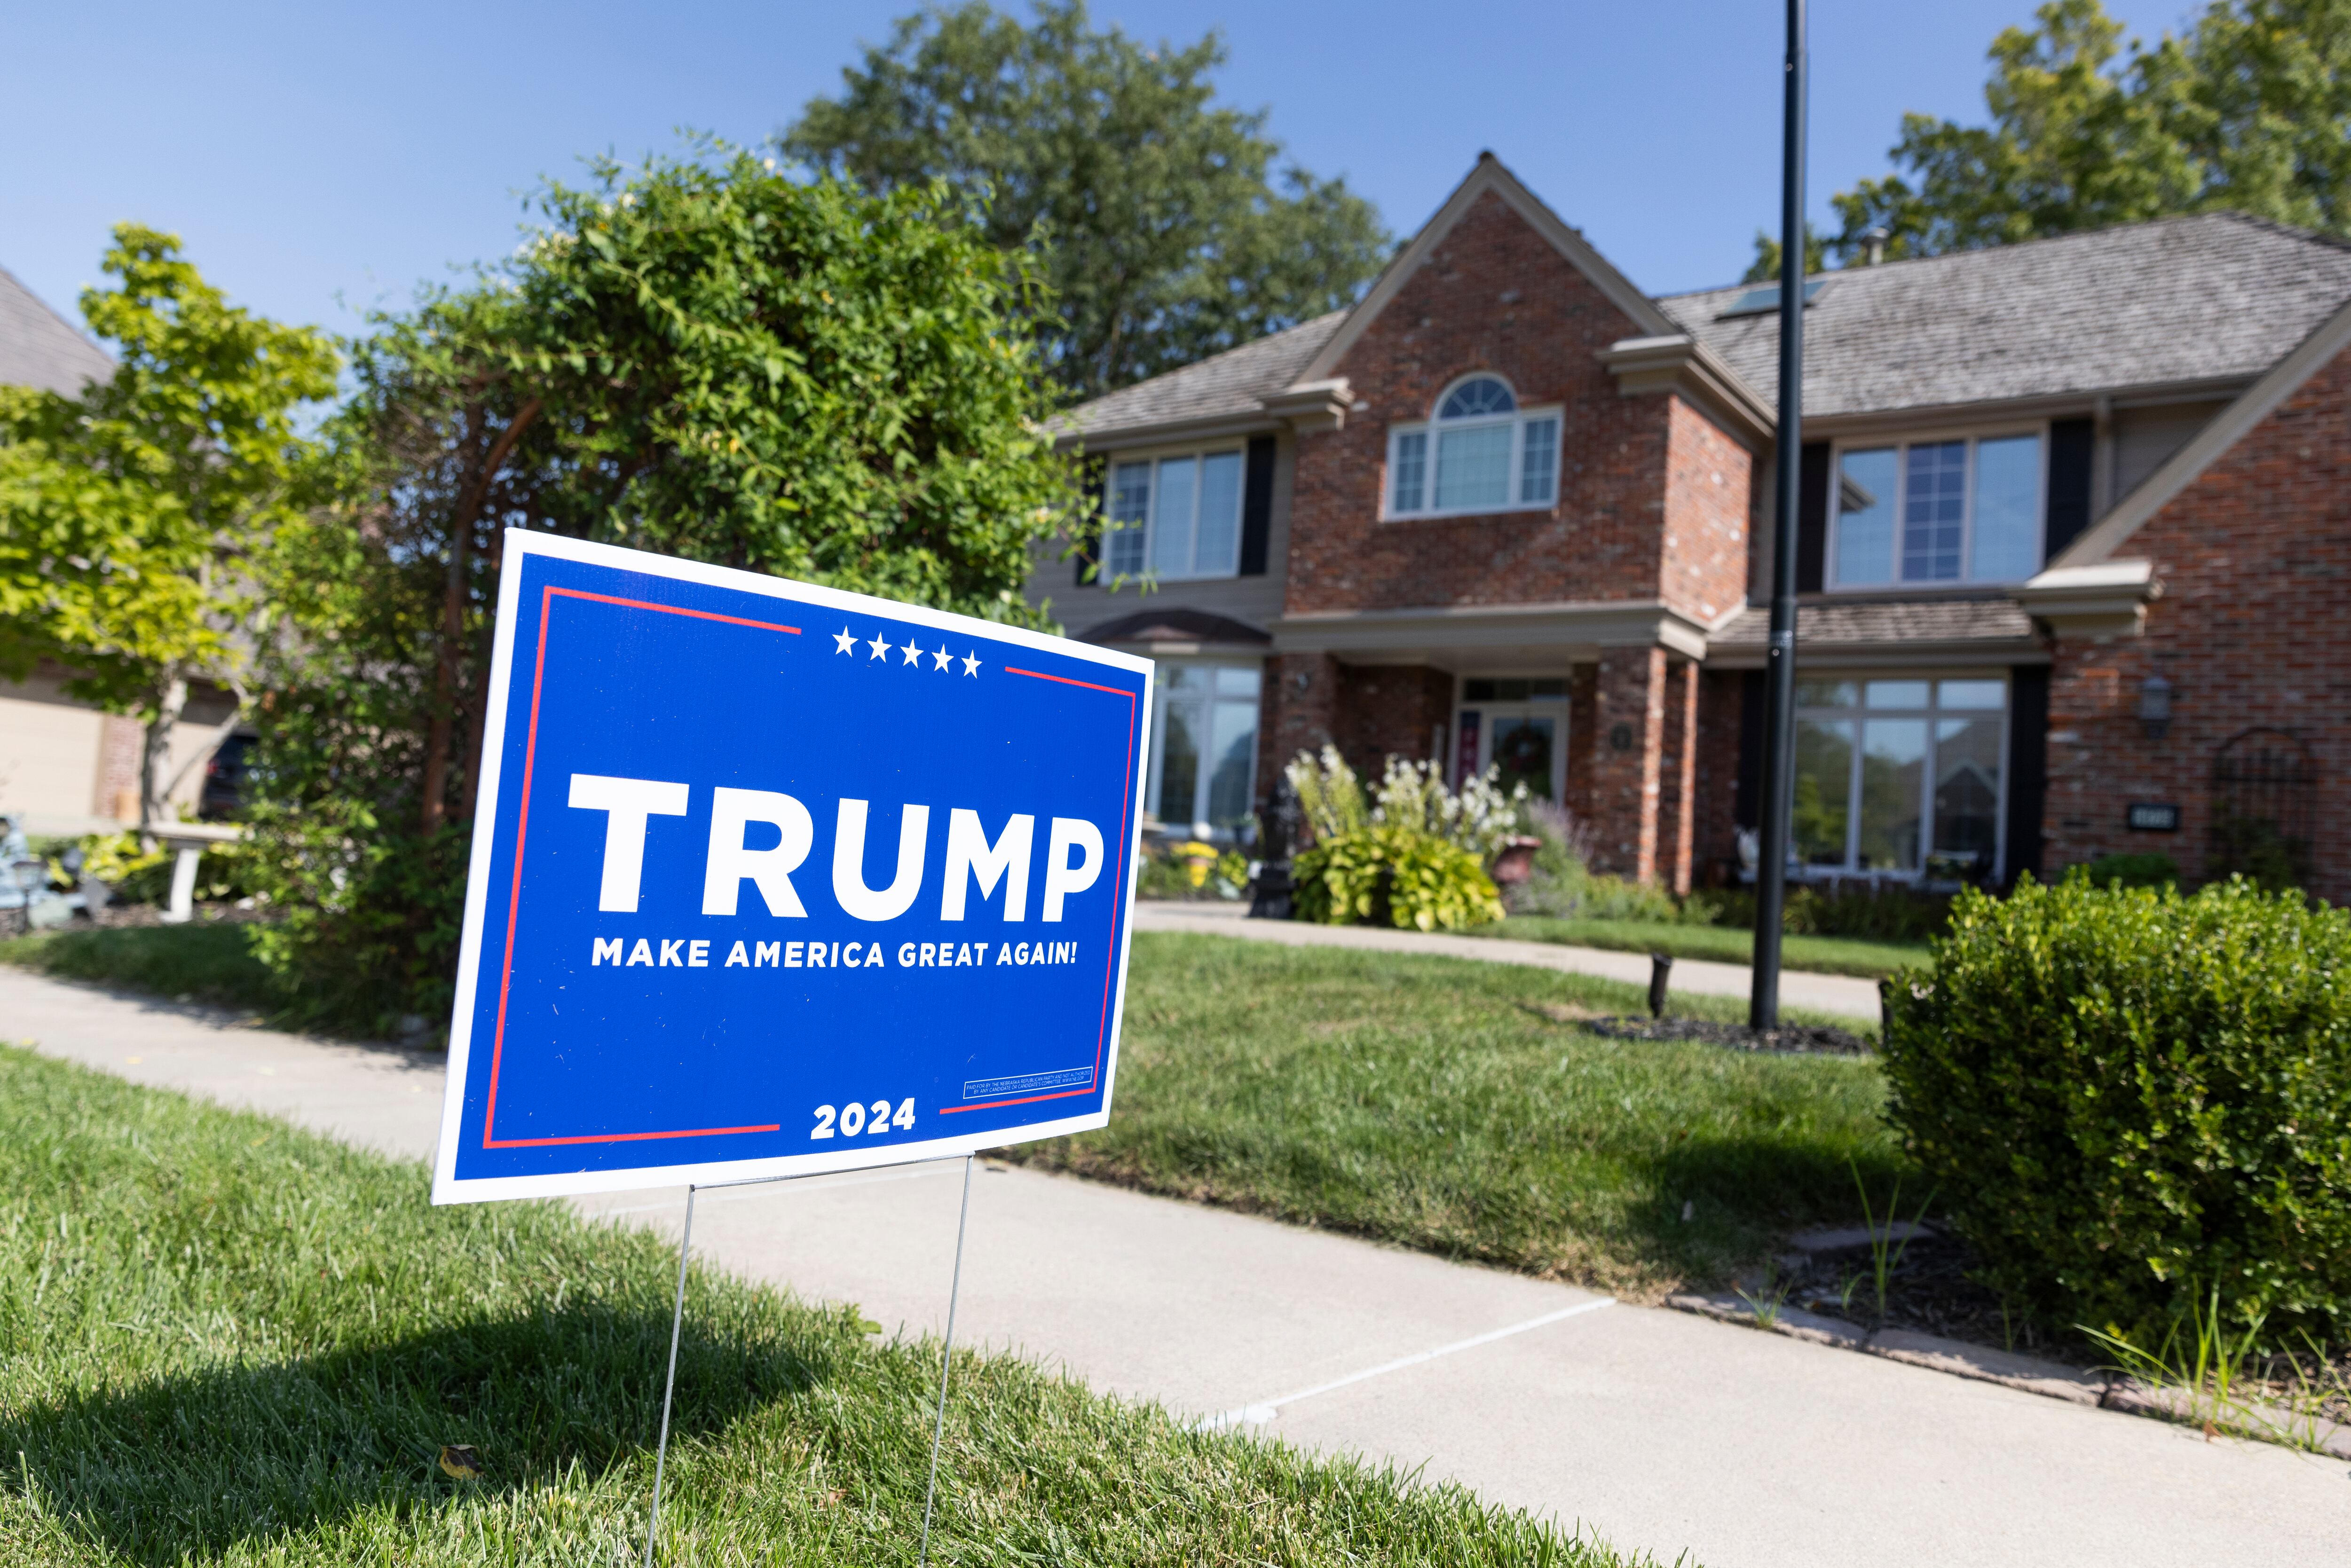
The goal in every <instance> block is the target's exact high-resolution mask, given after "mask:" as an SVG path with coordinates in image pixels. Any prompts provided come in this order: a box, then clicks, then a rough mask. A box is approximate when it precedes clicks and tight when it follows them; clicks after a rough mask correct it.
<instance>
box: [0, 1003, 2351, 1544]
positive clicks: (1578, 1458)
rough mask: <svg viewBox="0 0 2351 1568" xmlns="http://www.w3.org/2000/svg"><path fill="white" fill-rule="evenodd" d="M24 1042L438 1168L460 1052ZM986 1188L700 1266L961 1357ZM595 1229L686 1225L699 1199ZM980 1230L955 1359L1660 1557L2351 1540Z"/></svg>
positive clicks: (163, 1037) (1925, 1417)
mask: <svg viewBox="0 0 2351 1568" xmlns="http://www.w3.org/2000/svg"><path fill="white" fill-rule="evenodd" d="M0 1038H6V1039H12V1040H29V1041H31V1042H33V1043H34V1044H35V1045H36V1046H37V1048H38V1049H40V1050H42V1051H47V1052H48V1053H50V1054H52V1055H56V1056H60V1057H64V1058H68V1059H69V1060H73V1061H81V1062H84V1063H87V1064H89V1065H91V1066H94V1067H99V1068H102V1069H104V1070H106V1071H112V1072H117V1073H120V1074H121V1075H123V1076H125V1077H128V1078H131V1079H135V1080H137V1081H139V1082H146V1083H152V1084H159V1085H164V1086H169V1087H173V1088H181V1089H187V1090H192V1091H194V1092H199V1093H202V1094H204V1095H208V1096H210V1097H211V1098H213V1099H215V1100H217V1101H220V1102H221V1103H226V1104H232V1105H238V1106H246V1107H251V1108H254V1109H258V1110H262V1111H266V1112H270V1113H276V1114H278V1115H282V1116H285V1117H287V1118H288V1119H290V1120H293V1121H295V1122H298V1123H300V1124H304V1125H308V1126H311V1127H314V1128H318V1129H319V1130H322V1131H326V1132H329V1133H333V1134H337V1135H340V1136H342V1137H345V1138H349V1139H352V1140H354V1141H357V1142H360V1143H362V1144H366V1145H370V1146H372V1147H375V1148H379V1149H382V1150H385V1151H387V1152H390V1153H393V1154H398V1155H407V1156H411V1157H419V1158H421V1157H423V1156H425V1155H428V1154H429V1153H430V1151H431V1148H432V1144H433V1139H434V1128H435V1123H436V1118H437V1113H438V1108H439V1104H440V1101H439V1088H440V1064H439V1061H438V1060H437V1059H436V1058H433V1057H427V1056H422V1055H418V1054H415V1053H408V1052H400V1051H385V1050H374V1049H370V1048H365V1047H355V1046H340V1045H329V1044H322V1043H319V1042H317V1041H313V1040H302V1039H298V1038H295V1037H292V1036H287V1035H282V1034H275V1033H272V1032H269V1031H266V1030H256V1029H251V1028H246V1027H240V1026H238V1025H235V1023H233V1022H231V1021H228V1020H225V1019H222V1018H221V1017H219V1016H218V1015H214V1014H209V1013H206V1012H204V1011H201V1010H199V1009H190V1008H182V1007H174V1006H172V1005H171V1004H168V1003H162V1002H154V1001H142V1000H138V999H133V998H125V997H120V996H115V995H110V994H108V993H105V992H102V991H98V990H95V989H91V988H82V987H78V986H69V985H65V984H61V983H58V982H55V981H49V980H43V979H39V978H37V977H31V976H28V975H26V974H23V973H21V972H19V971H16V970H13V969H9V968H6V967H0ZM960 1176H961V1167H960V1166H958V1165H955V1164H946V1165H940V1166H915V1167H912V1168H909V1169H906V1170H900V1171H887V1172H875V1173H869V1174H865V1175H859V1176H839V1177H829V1178H823V1179H821V1180H818V1181H810V1182H802V1183H793V1184H789V1185H784V1186H774V1187H765V1188H738V1189H735V1190H731V1191H719V1192H714V1193H708V1194H705V1195H703V1196H702V1197H701V1198H700V1199H699V1201H698V1205H697V1208H696V1212H695V1252H696V1254H697V1255H698V1256H700V1257H701V1258H703V1259H705V1260H707V1261H709V1262H712V1263H714V1264H716V1265H718V1266H720V1267H724V1268H726V1269H730V1270H736V1271H738V1272H741V1273H744V1274H748V1275H752V1276H755V1277H758V1278H761V1279H766V1280H770V1281H776V1282H778V1283H780V1284H785V1285H789V1286H790V1287H792V1288H793V1289H796V1290H799V1291H804V1292H806V1293H809V1294H811V1295H815V1296H820V1297H828V1298H833V1299H843V1300H851V1301H857V1302H859V1303H861V1304H862V1306H863V1307H864V1309H865V1310H866V1312H868V1313H869V1314H870V1315H872V1316H873V1317H875V1318H877V1319H878V1320H880V1321H881V1322H883V1323H885V1324H888V1325H891V1326H892V1327H897V1326H900V1325H904V1326H905V1327H907V1328H909V1329H912V1330H914V1331H917V1332H922V1331H930V1332H935V1330H936V1328H937V1326H938V1324H939V1323H940V1322H941V1321H942V1319H943V1318H944V1315H945V1310H946V1286H947V1270H948V1265H949V1261H950V1256H951V1248H952V1246H953V1242H954V1237H955V1223H956V1200H957V1193H958V1178H959V1177H960ZM421 1196H422V1195H421V1190H420V1201H421ZM582 1207H583V1208H585V1209H588V1210H589V1211H590V1212H598V1213H602V1214H606V1215H610V1216H612V1217H613V1218H617V1219H620V1220H622V1221H623V1222H633V1223H643V1224H648V1225H653V1226H656V1227H659V1228H664V1229H665V1230H668V1231H670V1232H671V1233H672V1234H674V1229H675V1226H676V1224H677V1222H678V1220H679V1218H681V1217H682V1216H683V1214H684V1197H683V1195H682V1194H680V1193H678V1192H677V1191H675V1190H674V1189H672V1190H666V1191H651V1192H644V1193H638V1194H622V1195H617V1196H613V1197H607V1198H602V1199H599V1200H597V1201H596V1202H595V1203H593V1204H590V1205H582ZM971 1215H972V1218H971V1235H970V1239H969V1242H968V1244H967V1254H966V1260H965V1277H964V1297H963V1305H962V1310H961V1315H960V1317H959V1320H958V1334H959V1335H961V1334H967V1333H968V1334H970V1335H972V1336H973V1337H975V1338H977V1339H980V1340H983V1341H985V1342H987V1343H990V1344H993V1345H997V1346H999V1347H1012V1348H1017V1349H1019V1350H1022V1351H1025V1352H1027V1353H1028V1354H1032V1355H1035V1356H1037V1357H1039V1358H1040V1359H1042V1360H1044V1361H1046V1362H1048V1363H1050V1364H1059V1365H1061V1366H1063V1367H1065V1368H1067V1369H1068V1370H1069V1371H1071V1373H1073V1374H1075V1375H1080V1376H1082V1377H1084V1378H1085V1379H1086V1380H1087V1381H1089V1382H1090V1383H1092V1385H1094V1386H1096V1387H1098V1388H1102V1389H1107V1390H1112V1391H1115V1392H1118V1393H1121V1394H1125V1395H1129V1396H1139V1397H1146V1398H1155V1399H1158V1400H1161V1401H1164V1402H1165V1403H1166V1404H1167V1405H1169V1406H1172V1407H1174V1408H1175V1409H1176V1410H1178V1411H1181V1412H1184V1413H1186V1414H1187V1415H1199V1416H1217V1415H1220V1414H1226V1413H1238V1414H1239V1415H1240V1416H1241V1418H1242V1419H1244V1420H1249V1421H1251V1422H1253V1423H1255V1424H1259V1426H1260V1428H1261V1429H1263V1430H1267V1431H1270V1432H1273V1433H1276V1434H1278V1435H1280V1436H1281V1437H1285V1438H1287V1439H1289V1440H1290V1441H1293V1442H1298V1443H1301V1444H1307V1445H1311V1446H1329V1447H1333V1448H1348V1449H1353V1450H1357V1451H1361V1452H1364V1453H1367V1454H1370V1455H1373V1456H1375V1457H1379V1458H1393V1459H1395V1460H1397V1461H1399V1462H1401V1463H1403V1464H1405V1465H1407V1466H1411V1465H1418V1464H1421V1463H1423V1462H1426V1464H1427V1467H1428V1469H1427V1473H1428V1474H1430V1475H1433V1476H1445V1477H1452V1478H1456V1479H1460V1480H1462V1481H1464V1482H1467V1483H1468V1484H1469V1485H1470V1486H1472V1487H1475V1488H1476V1489H1477V1490H1478V1491H1479V1493H1480V1495H1482V1496H1483V1497H1485V1498H1487V1499H1488V1500H1491V1501H1495V1502H1505V1503H1511V1504H1515V1505H1519V1506H1522V1507H1526V1508H1531V1509H1534V1510H1537V1511H1542V1512H1545V1513H1550V1514H1553V1515H1556V1516H1557V1517H1559V1518H1560V1519H1562V1521H1579V1520H1580V1521H1583V1522H1584V1523H1585V1524H1586V1525H1588V1526H1589V1527H1590V1528H1592V1529H1593V1530H1595V1531H1598V1532H1600V1533H1601V1534H1603V1535H1604V1536H1606V1537H1607V1538H1608V1539H1610V1540H1611V1541H1613V1542H1616V1543H1617V1544H1618V1545H1620V1546H1622V1547H1625V1548H1626V1549H1630V1550H1647V1551H1652V1552H1657V1553H1658V1554H1660V1556H1661V1557H1662V1558H1663V1559H1664V1560H1665V1561H1667V1562H1670V1561H1672V1560H1673V1558H1674V1557H1675V1555H1676V1554H1677V1553H1678V1552H1682V1551H1683V1550H1685V1549H1687V1550H1688V1552H1689V1553H1690V1555H1691V1559H1692V1560H1693V1561H1695V1562H1698V1563H1708V1564H1712V1565H1714V1568H1783V1565H1784V1568H1821V1565H1823V1564H1841V1563H1854V1564H1890V1563H1901V1564H1939V1563H1949V1564H1954V1565H1958V1564H1966V1565H1968V1568H1989V1565H2005V1564H2015V1565H2018V1568H2024V1565H2028V1564H2029V1565H2033V1568H2039V1565H2043V1564H2055V1563H2064V1564H2067V1565H2069V1568H2079V1565H2095V1564H2105V1563H2115V1564H2125V1563H2127V1564H2132V1565H2134V1568H2154V1565H2163V1564H2174V1563H2176V1564H2181V1565H2183V1568H2184V1565H2188V1564H2198V1565H2202V1564H2210V1563H2262V1564H2265V1565H2270V1568H2298V1565H2301V1564H2311V1565H2317V1564H2321V1563H2325V1564H2328V1565H2330V1568H2331V1565H2333V1564H2335V1563H2340V1562H2341V1561H2342V1560H2343V1556H2344V1550H2345V1545H2346V1542H2351V1474H2346V1467H2345V1466H2344V1465H2343V1464H2342V1463H2341V1462H2340V1461H2335V1460H2321V1459H2314V1458H2306V1457H2304V1456H2301V1455H2297V1454H2294V1453H2290V1452H2287V1451H2285V1450H2283V1449H2280V1448H2270V1447H2266V1446H2262V1445H2256V1444H2248V1443H2240V1442H2231V1441H2225V1440H2224V1441H2219V1442H2207V1441H2205V1440H2204V1439H2203V1438H2201V1437H2199V1436H2197V1435H2196V1434H2194V1433H2192V1432H2189V1431H2186V1430H2183V1429H2181V1428H2179V1427H2169V1426H2165V1425H2162V1424H2159V1423H2157V1422H2154V1421H2148V1420H2143V1419H2138V1418H2135V1417H2131V1416H2121V1415H2116V1414H2113V1413H2110V1412H2102V1411H2096V1410H2089V1409H2084V1408H2081V1407H2079V1406H2072V1405H2067V1404H2064V1403H2061V1402H2059V1401H2057V1400H2053V1399H2043V1398H2037V1397H2035V1396H2032V1395H2028V1394H2020V1393H2016V1392H2014V1391H2011V1390H2009V1389H2006V1388H2001V1387H1997V1386H1994V1385H1988V1384H1982V1383H1970V1382H1963V1381H1961V1380H1959V1379H1957V1378H1953V1377H1949V1376H1944V1375H1939V1374H1936V1373H1932V1372H1928V1371H1923V1370H1920V1369H1918V1368H1915V1367H1909V1366H1904V1365H1900V1364H1896V1363H1892V1362H1888V1361H1882V1360H1878V1359H1876V1358H1872V1357H1868V1356H1861V1355H1854V1354H1845V1353H1842V1352H1838V1351H1834V1350H1826V1349H1821V1348H1818V1347H1815V1346H1812V1345H1806V1344H1802V1343H1797V1342H1794V1341H1792V1340H1788V1339H1785V1338H1782V1337H1780V1336H1777V1335H1771V1334H1761V1333H1754V1332H1752V1331H1750V1330H1746V1329H1740V1328H1734V1327H1729V1326H1726V1325H1723V1324H1719V1323H1716V1322H1708V1321H1707V1320H1705V1319H1701V1318H1698V1317H1694V1316H1689V1315H1686V1314H1683V1313H1678V1312H1664V1311H1652V1310H1646V1309H1642V1308H1636V1307H1629V1306H1625V1305H1622V1304H1614V1305H1602V1304H1601V1303H1603V1302H1604V1298H1602V1297H1598V1296H1594V1295H1593V1294H1592V1293H1590V1292H1588V1291H1576V1290H1573V1289H1570V1288H1567V1287H1564V1286H1559V1285H1552V1284H1545V1283H1542V1282H1541V1281H1533V1280H1528V1279H1523V1278H1520V1277H1518V1276H1515V1275H1510V1274H1503V1273H1498V1272H1494V1271H1491V1270H1481V1269H1475V1268H1465V1267H1461V1266H1458V1265H1454V1264H1449V1263H1446V1262H1442V1261H1440V1260H1436V1259H1432V1258H1427V1257H1423V1256H1420V1255H1417V1254H1414V1253H1407V1252H1400V1251H1395V1250H1392V1249H1385V1248H1381V1247H1376V1246H1373V1245H1370V1244H1367V1243H1364V1242H1359V1241H1353V1240H1350V1239H1345V1238H1343V1237H1337V1236H1332V1235H1328V1234H1324V1233H1321V1232H1316V1231H1311V1230H1300V1229H1293V1228H1287V1227H1283V1226H1280V1225H1276V1224H1272V1223H1270V1222H1267V1221H1262V1220H1257V1219H1251V1218H1245V1217H1242V1216H1238V1215H1234V1214H1229V1213H1225V1212H1222V1211H1219V1210H1215V1209H1207V1208H1200V1207H1192V1206H1188V1205H1185V1204H1181V1203H1175V1202H1169V1201H1165V1200H1162V1199H1157V1198H1150V1197H1139V1196H1137V1195H1135V1194H1133V1193H1128V1192H1123V1191H1121V1190H1118V1189H1115V1188H1112V1187H1106V1186H1093V1185H1091V1184H1088V1183H1084V1182H1080V1181H1075V1180H1071V1179H1067V1178H1062V1177H1056V1176H1042V1175H1038V1174H1035V1173H1031V1172H1028V1171H1024V1170H1019V1169H992V1168H989V1167H987V1166H982V1167H981V1170H980V1172H979V1174H977V1176H975V1178H974V1191H973V1194H972V1207H971ZM1432 1353H1435V1354H1432Z"/></svg>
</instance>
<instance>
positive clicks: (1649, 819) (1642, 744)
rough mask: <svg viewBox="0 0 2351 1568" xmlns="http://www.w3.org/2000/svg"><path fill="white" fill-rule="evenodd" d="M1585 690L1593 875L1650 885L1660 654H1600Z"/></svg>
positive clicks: (1661, 715)
mask: <svg viewBox="0 0 2351 1568" xmlns="http://www.w3.org/2000/svg"><path fill="white" fill-rule="evenodd" d="M1593 686H1594V702H1593V709H1594V714H1593V719H1594V722H1593V732H1594V733H1593V739H1594V742H1595V744H1594V746H1593V763H1592V773H1593V811H1592V822H1593V827H1594V828H1595V829H1596V830H1597V833H1598V843H1597V846H1596V847H1595V849H1594V851H1593V860H1594V862H1595V863H1594V867H1593V869H1594V870H1597V871H1605V872H1614V873H1616V874H1617V875H1618V876H1625V877H1631V878H1632V879H1633V880H1634V881H1635V882H1655V881H1656V876H1657V798H1658V794H1659V792H1660V782H1661V780H1660V774H1661V771H1662V764H1663V758H1662V756H1661V750H1662V745H1663V741H1664V738H1665V728H1666V651H1665V650H1664V649H1663V648H1611V649H1608V650H1607V651H1606V652H1604V653H1602V654H1601V655H1600V667H1599V670H1598V673H1597V675H1596V677H1595V679H1594V682H1593Z"/></svg>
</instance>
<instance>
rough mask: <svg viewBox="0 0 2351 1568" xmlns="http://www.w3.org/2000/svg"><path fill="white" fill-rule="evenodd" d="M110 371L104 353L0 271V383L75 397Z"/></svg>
mask: <svg viewBox="0 0 2351 1568" xmlns="http://www.w3.org/2000/svg"><path fill="white" fill-rule="evenodd" d="M113 373H114V361H112V360H110V359H109V358H108V357H107V355H106V351H105V350H102V349H100V348H99V346H98V345H97V344H95V343H93V342H91V341H90V340H89V339H87V338H85V337H83V336H82V335H81V334H80V333H79V332H78V331H76V330H74V328H73V324H72V323H71V322H69V321H68V320H67V319H65V318H64V317H62V316H60V315H58V314H57V312H56V311H55V310H52V309H50V308H49V307H48V306H47V303H46V302H44V301H43V300H42V299H41V298H40V296H38V295H37V294H35V293H34V292H33V291H32V290H31V289H29V288H27V287H25V286H24V285H23V284H21V283H19V282H17V281H16V277H15V275H14V274H12V273H10V272H8V271H6V270H5V269H0V384H5V385H8V386H20V387H38V388H40V389H41V390H42V391H44V392H60V393H63V394H64V395H65V396H67V397H78V396H80V395H81V390H82V388H83V387H84V386H85V385H87V384H88V383H89V382H96V381H104V380H105V379H106V378H107V377H109V376H110V375H112V374H113Z"/></svg>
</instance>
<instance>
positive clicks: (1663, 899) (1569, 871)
mask: <svg viewBox="0 0 2351 1568" xmlns="http://www.w3.org/2000/svg"><path fill="white" fill-rule="evenodd" d="M1516 804H1517V806H1518V818H1519V821H1518V825H1519V826H1520V828H1521V829H1522V830H1523V831H1526V832H1528V833H1530V834H1531V835H1533V836H1534V837H1535V838H1536V839H1538V840H1540V841H1541V842H1540V843H1539V844H1538V845H1537V846H1536V849H1535V852H1534V863H1533V865H1532V867H1531V873H1532V874H1531V875H1530V876H1529V877H1528V878H1527V880H1526V881H1524V882H1522V883H1518V884H1516V885H1515V886H1513V887H1512V888H1511V889H1510V894H1509V895H1508V897H1507V899H1506V902H1507V904H1509V907H1510V913H1511V914H1513V915H1550V916H1552V918H1554V919H1559V920H1649V921H1673V920H1678V919H1680V918H1681V912H1680V910H1679V909H1678V907H1677V905H1676V904H1675V903H1674V895H1673V894H1670V893H1668V892H1667V891H1666V890H1665V888H1664V887H1662V886H1660V885H1658V884H1657V883H1646V882H1628V881H1626V880H1625V878H1623V877H1621V876H1611V875H1609V874H1607V873H1604V872H1595V871H1593V869H1592V867H1591V856H1592V849H1593V831H1592V830H1591V828H1590V827H1589V826H1588V825H1587V824H1585V823H1583V822H1582V821H1578V820H1577V819H1576V818H1575V817H1574V816H1573V815H1572V814H1571V813H1569V812H1568V811H1567V810H1564V809H1562V808H1561V807H1559V806H1555V805H1553V804H1552V802H1551V801H1549V800H1520V801H1518V802H1516Z"/></svg>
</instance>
